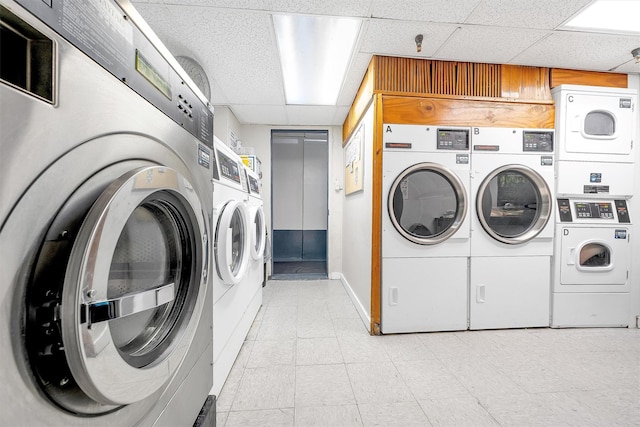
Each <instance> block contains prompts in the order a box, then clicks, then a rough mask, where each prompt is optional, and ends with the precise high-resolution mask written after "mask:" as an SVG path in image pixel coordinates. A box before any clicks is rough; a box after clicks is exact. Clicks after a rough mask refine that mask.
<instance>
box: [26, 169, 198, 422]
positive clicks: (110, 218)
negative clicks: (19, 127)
mask: <svg viewBox="0 0 640 427" xmlns="http://www.w3.org/2000/svg"><path fill="white" fill-rule="evenodd" d="M115 169H118V166H117V165H116V166H112V167H110V168H108V169H107V170H106V171H103V172H101V173H100V174H97V175H96V176H95V177H93V178H91V179H89V180H88V181H87V182H86V183H85V185H84V186H83V187H82V188H87V189H88V190H87V192H84V193H83V190H79V191H78V192H77V193H78V195H77V196H76V195H74V196H72V197H70V199H69V201H68V202H67V205H66V206H65V207H63V209H61V211H60V213H59V214H58V218H59V219H60V221H58V219H56V221H54V223H53V225H52V226H51V228H52V229H54V228H55V227H56V223H58V222H64V223H65V224H66V225H65V226H64V228H63V230H64V231H62V232H61V233H59V234H58V233H54V234H55V235H57V236H59V237H58V238H53V239H47V240H46V241H45V242H44V244H43V246H42V249H41V250H40V254H39V257H38V260H37V263H36V269H35V273H34V278H33V280H32V283H31V284H30V286H29V291H28V305H29V307H28V316H27V317H28V319H27V322H26V345H27V348H28V352H29V355H30V357H29V359H30V363H31V365H32V368H33V370H34V374H35V378H36V380H37V381H38V383H39V384H40V385H41V387H42V389H43V390H44V391H45V393H46V394H47V395H48V396H49V398H50V399H51V400H53V401H54V402H55V403H56V404H58V405H59V406H61V407H62V408H64V409H66V410H67V411H69V412H72V413H75V414H80V415H97V414H100V413H106V412H109V411H112V410H114V409H116V408H117V407H119V406H121V405H127V404H131V403H135V402H138V401H141V400H143V399H145V398H147V397H149V396H151V395H152V394H153V393H156V392H157V391H159V390H161V389H162V387H164V386H165V384H166V383H167V381H168V380H169V379H170V378H171V377H172V376H173V375H174V374H175V372H176V371H177V369H178V368H179V366H180V364H181V362H182V360H183V359H184V357H185V354H186V353H187V351H188V349H189V345H190V343H191V340H192V339H193V336H194V334H195V330H196V327H197V324H198V322H199V320H200V313H201V312H202V308H203V305H204V299H205V293H206V284H207V271H208V257H209V250H208V238H207V226H206V219H205V214H204V210H203V206H202V205H201V203H200V201H199V199H198V198H197V195H196V193H195V192H194V191H193V189H194V187H193V186H192V184H191V183H190V182H189V181H188V180H187V179H186V178H185V177H184V176H182V175H181V174H180V173H178V172H176V171H175V170H173V169H171V168H167V167H159V166H146V167H139V168H136V169H134V170H130V171H129V172H127V173H125V174H124V175H120V177H119V178H117V179H115V180H113V181H112V182H111V184H110V185H108V186H107V187H106V188H105V189H103V190H98V191H101V193H99V196H98V197H97V199H95V201H92V205H91V207H90V208H89V209H88V211H87V210H85V211H84V212H86V215H85V214H81V213H80V212H81V211H80V210H79V209H77V206H79V205H82V204H84V203H86V201H84V200H85V199H87V198H88V195H90V194H92V192H93V191H95V190H94V189H95V188H96V187H97V186H99V185H100V180H103V179H104V176H105V175H109V173H110V171H112V170H115ZM103 188H104V187H103ZM92 200H94V199H92ZM80 215H83V216H80ZM74 224H78V226H77V227H76V226H75V225H74ZM80 224H81V225H80ZM66 247H69V250H65V248H66Z"/></svg>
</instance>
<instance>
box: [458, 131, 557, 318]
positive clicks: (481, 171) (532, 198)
mask: <svg viewBox="0 0 640 427" xmlns="http://www.w3.org/2000/svg"><path fill="white" fill-rule="evenodd" d="M472 142H473V153H472V170H473V173H472V179H471V181H472V191H471V193H472V209H471V212H472V214H471V217H472V221H471V229H472V231H471V265H470V291H469V294H470V296H469V298H470V301H469V328H470V329H496V328H520V327H537V326H549V296H550V281H551V255H552V254H553V232H554V230H553V221H552V220H550V218H551V215H552V206H553V186H554V166H553V154H554V152H553V143H554V132H553V130H549V129H513V128H474V129H473V135H472Z"/></svg>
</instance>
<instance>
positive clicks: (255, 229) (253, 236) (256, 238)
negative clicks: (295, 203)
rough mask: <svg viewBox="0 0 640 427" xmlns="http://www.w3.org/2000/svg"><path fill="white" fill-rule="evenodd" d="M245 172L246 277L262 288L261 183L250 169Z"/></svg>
mask: <svg viewBox="0 0 640 427" xmlns="http://www.w3.org/2000/svg"><path fill="white" fill-rule="evenodd" d="M246 172H247V184H248V186H249V200H248V201H247V212H248V213H249V229H250V233H249V252H250V254H251V259H250V264H249V272H248V275H249V276H250V277H251V279H250V282H251V283H254V284H260V285H261V286H262V285H263V284H264V282H265V279H266V278H265V269H264V265H265V262H264V251H265V247H266V241H267V228H266V219H265V216H264V203H263V201H262V181H261V180H260V176H259V175H258V174H257V173H255V172H254V171H252V170H251V169H249V168H246Z"/></svg>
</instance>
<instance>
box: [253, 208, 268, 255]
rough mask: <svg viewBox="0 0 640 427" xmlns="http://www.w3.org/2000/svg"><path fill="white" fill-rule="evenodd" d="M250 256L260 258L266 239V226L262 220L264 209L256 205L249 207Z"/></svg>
mask: <svg viewBox="0 0 640 427" xmlns="http://www.w3.org/2000/svg"><path fill="white" fill-rule="evenodd" d="M249 226H250V227H251V236H252V237H251V258H253V259H254V260H259V259H262V256H263V254H264V245H265V241H266V228H265V227H266V226H265V221H264V209H263V208H262V206H256V207H254V208H252V209H251V223H250V224H249Z"/></svg>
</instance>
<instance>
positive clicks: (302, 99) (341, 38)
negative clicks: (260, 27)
mask: <svg viewBox="0 0 640 427" xmlns="http://www.w3.org/2000/svg"><path fill="white" fill-rule="evenodd" d="M273 23H274V26H275V30H276V39H277V41H278V49H279V50H280V63H281V64H282V74H283V76H282V77H283V78H284V90H285V96H286V100H287V104H294V105H336V103H337V101H338V94H339V92H340V88H341V87H342V82H343V80H344V77H345V74H346V72H347V68H348V67H349V61H350V60H351V54H352V53H353V49H354V46H355V43H356V40H357V39H358V33H359V32H360V25H361V23H362V22H361V20H360V19H353V18H344V17H328V16H304V15H274V16H273Z"/></svg>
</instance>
